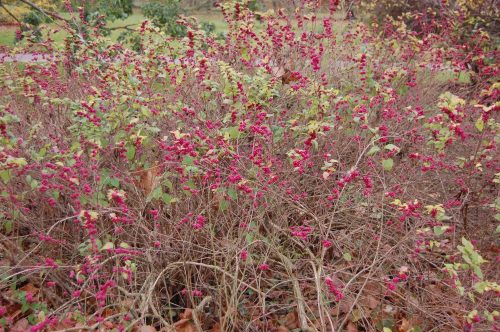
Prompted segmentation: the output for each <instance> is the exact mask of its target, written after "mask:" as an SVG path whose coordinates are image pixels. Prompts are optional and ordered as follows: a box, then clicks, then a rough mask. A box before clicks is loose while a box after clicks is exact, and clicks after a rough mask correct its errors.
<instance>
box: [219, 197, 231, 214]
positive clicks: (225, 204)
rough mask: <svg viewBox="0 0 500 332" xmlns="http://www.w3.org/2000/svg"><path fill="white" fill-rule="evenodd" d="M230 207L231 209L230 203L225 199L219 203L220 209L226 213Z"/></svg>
mask: <svg viewBox="0 0 500 332" xmlns="http://www.w3.org/2000/svg"><path fill="white" fill-rule="evenodd" d="M228 207H229V202H228V201H226V200H225V199H223V200H221V201H220V202H219V209H220V210H221V211H222V212H224V211H226V210H227V208H228Z"/></svg>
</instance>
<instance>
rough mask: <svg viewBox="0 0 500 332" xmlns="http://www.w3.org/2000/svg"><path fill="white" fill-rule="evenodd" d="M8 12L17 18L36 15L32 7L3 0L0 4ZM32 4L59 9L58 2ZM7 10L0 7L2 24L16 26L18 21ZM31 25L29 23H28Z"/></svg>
mask: <svg viewBox="0 0 500 332" xmlns="http://www.w3.org/2000/svg"><path fill="white" fill-rule="evenodd" d="M0 3H1V4H2V5H3V6H5V8H7V10H8V11H9V12H10V13H11V14H12V15H14V16H15V17H17V18H22V17H23V16H25V15H36V14H35V13H34V12H33V11H32V8H31V7H30V6H28V5H27V4H24V3H22V2H21V1H18V0H2V1H1V2H0ZM32 3H34V4H35V5H37V6H39V7H40V8H43V9H47V10H54V9H56V8H57V5H58V3H59V2H58V1H52V0H33V1H32ZM7 10H5V9H4V8H1V7H0V24H5V23H8V24H15V23H16V20H15V19H14V18H13V17H12V16H11V15H9V13H7ZM28 23H29V22H28Z"/></svg>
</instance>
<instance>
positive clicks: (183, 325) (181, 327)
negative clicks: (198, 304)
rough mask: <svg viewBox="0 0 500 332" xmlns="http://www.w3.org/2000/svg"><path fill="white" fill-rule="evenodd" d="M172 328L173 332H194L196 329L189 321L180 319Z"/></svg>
mask: <svg viewBox="0 0 500 332" xmlns="http://www.w3.org/2000/svg"><path fill="white" fill-rule="evenodd" d="M174 328H175V332H196V327H195V326H194V324H193V322H192V321H191V319H181V320H180V321H178V322H176V323H175V324H174Z"/></svg>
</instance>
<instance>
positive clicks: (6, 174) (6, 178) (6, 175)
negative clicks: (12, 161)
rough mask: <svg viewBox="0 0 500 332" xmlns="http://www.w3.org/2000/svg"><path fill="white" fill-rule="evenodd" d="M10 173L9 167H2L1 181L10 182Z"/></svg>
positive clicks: (0, 172)
mask: <svg viewBox="0 0 500 332" xmlns="http://www.w3.org/2000/svg"><path fill="white" fill-rule="evenodd" d="M11 177H12V175H11V173H10V170H9V169H4V170H2V171H0V178H2V182H3V183H4V184H7V183H9V182H10V179H11Z"/></svg>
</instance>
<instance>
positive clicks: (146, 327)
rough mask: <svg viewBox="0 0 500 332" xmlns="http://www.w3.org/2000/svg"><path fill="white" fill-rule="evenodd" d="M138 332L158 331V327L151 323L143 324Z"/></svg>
mask: <svg viewBox="0 0 500 332" xmlns="http://www.w3.org/2000/svg"><path fill="white" fill-rule="evenodd" d="M137 332H156V329H155V328H154V327H152V326H151V325H143V326H141V327H139V329H138V330H137Z"/></svg>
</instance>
